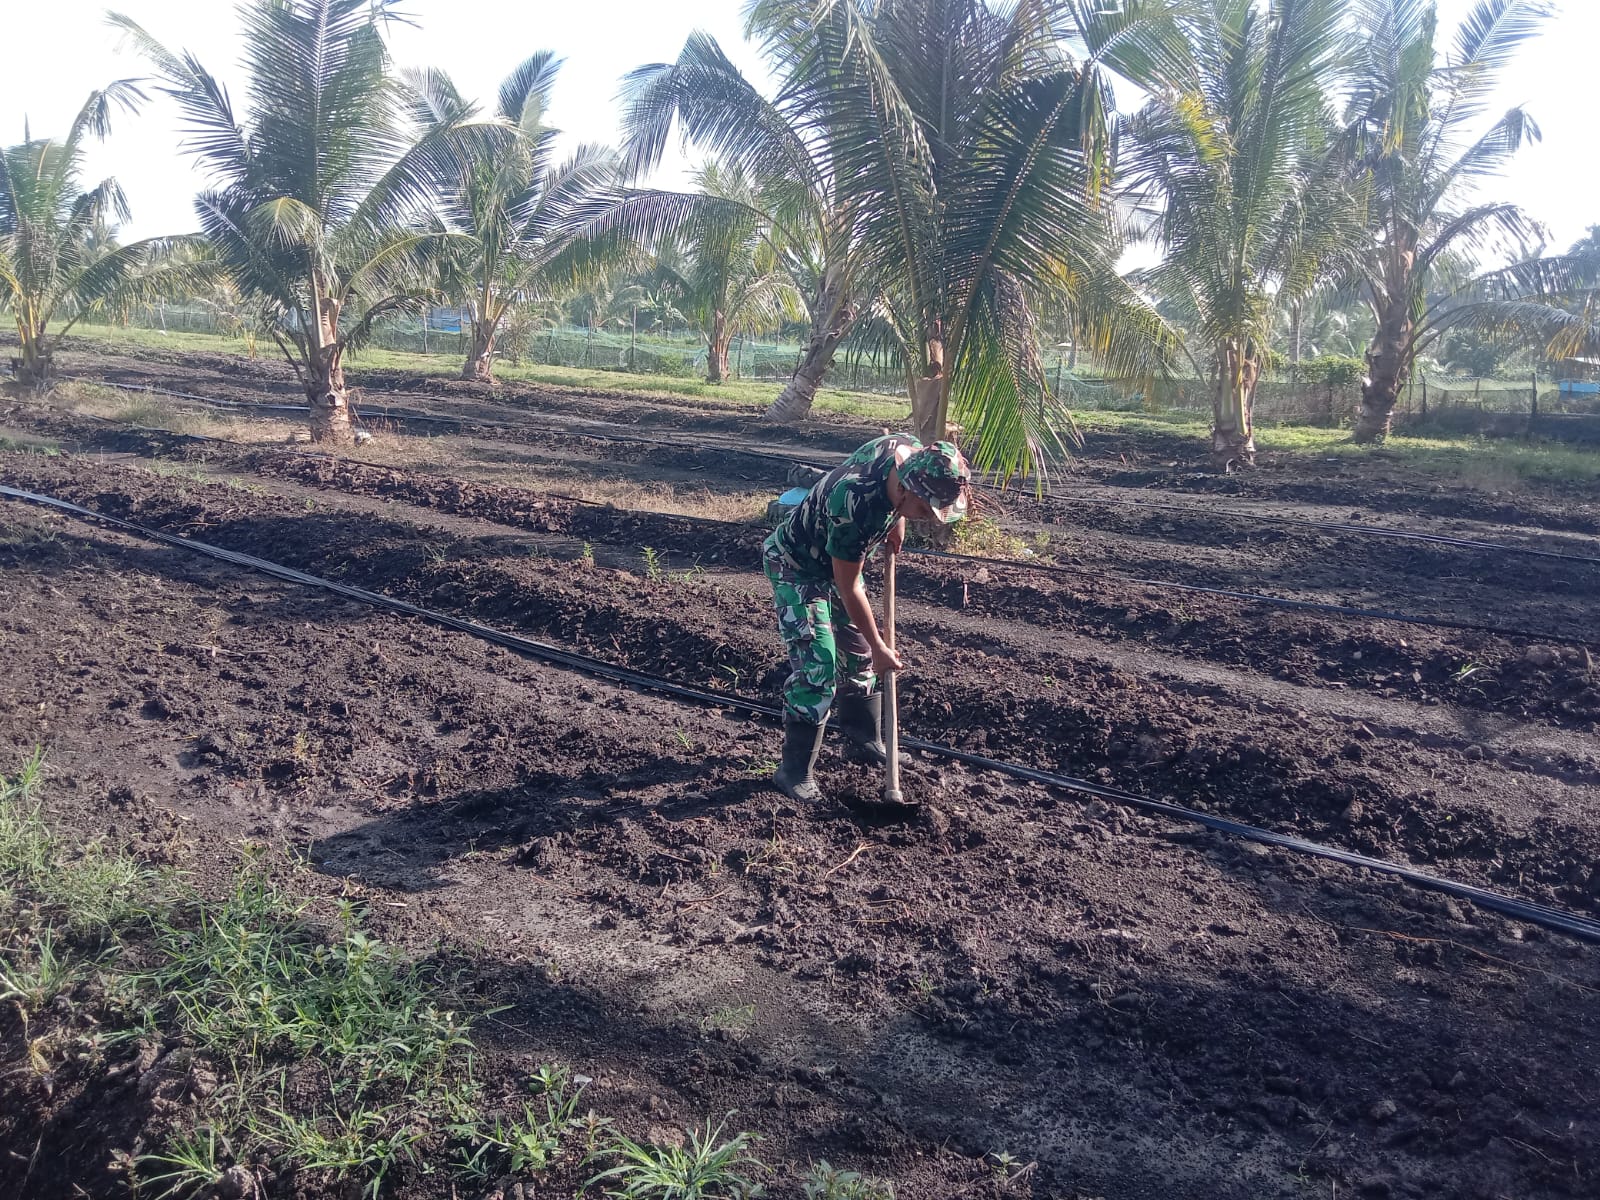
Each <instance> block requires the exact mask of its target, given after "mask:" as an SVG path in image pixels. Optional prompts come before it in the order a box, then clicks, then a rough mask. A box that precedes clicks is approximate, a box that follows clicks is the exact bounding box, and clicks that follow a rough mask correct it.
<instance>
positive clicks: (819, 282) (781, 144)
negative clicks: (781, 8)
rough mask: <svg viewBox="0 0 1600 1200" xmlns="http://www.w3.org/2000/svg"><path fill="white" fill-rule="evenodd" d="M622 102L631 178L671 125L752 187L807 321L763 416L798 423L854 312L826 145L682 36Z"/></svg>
mask: <svg viewBox="0 0 1600 1200" xmlns="http://www.w3.org/2000/svg"><path fill="white" fill-rule="evenodd" d="M624 98H625V108H624V115H623V130H624V136H623V157H624V162H625V164H626V166H627V169H628V170H629V172H630V173H631V174H634V175H637V174H640V173H642V172H644V171H647V170H650V169H652V168H654V167H655V166H656V165H657V164H658V163H659V162H660V160H661V155H662V153H663V151H664V150H665V148H666V144H667V139H668V136H669V135H670V131H671V128H672V123H673V121H674V120H677V121H678V122H679V124H680V125H681V127H682V131H683V136H684V140H685V142H686V143H689V144H693V145H695V146H697V147H699V148H700V149H702V150H705V151H707V152H709V153H711V154H713V155H715V156H717V157H718V158H719V159H721V160H722V161H723V162H726V163H729V164H731V165H734V166H736V167H737V168H738V169H739V170H740V171H742V172H743V173H745V174H746V175H747V176H749V177H750V178H751V179H752V180H754V181H755V184H756V186H755V188H754V189H753V195H752V196H751V199H752V201H753V202H754V203H755V204H756V205H758V207H759V210H760V212H759V217H758V219H759V220H760V221H762V222H764V223H765V224H767V225H768V226H770V227H771V228H773V229H774V230H776V231H777V234H778V236H777V238H776V239H775V244H777V245H780V246H781V247H782V258H783V260H784V264H785V266H786V268H787V270H788V271H789V273H790V274H791V276H792V277H793V278H794V280H795V282H796V284H797V286H798V287H799V289H800V296H801V298H802V300H803V301H804V303H805V306H806V310H807V315H808V316H809V318H810V323H811V329H810V333H809V336H808V337H807V339H806V344H805V346H804V348H803V349H802V350H801V352H800V358H799V361H798V363H797V364H796V366H795V370H794V373H793V375H791V377H790V379H789V382H788V383H787V384H786V385H785V386H784V389H783V391H782V392H781V393H779V395H778V398H777V400H775V401H774V402H773V404H772V406H771V407H770V408H769V409H768V410H767V416H768V417H770V418H772V419H773V420H778V421H785V422H794V421H797V420H801V419H803V418H804V417H805V416H806V415H807V414H808V413H809V412H810V411H811V405H812V402H813V401H814V400H815V398H816V394H817V389H818V387H820V386H821V383H822V379H823V377H824V375H826V373H827V370H828V367H829V366H830V365H831V364H832V362H833V356H834V353H835V351H836V350H837V349H838V347H839V343H840V342H842V341H843V340H844V339H845V338H846V337H848V336H849V334H850V329H851V326H852V325H853V324H854V323H855V319H856V316H857V315H858V313H859V312H860V311H861V308H862V297H861V296H860V294H859V292H860V281H859V280H858V279H857V277H856V272H855V270H854V265H855V264H854V263H853V261H852V251H853V249H854V248H855V246H854V239H853V236H852V235H853V232H854V230H853V221H852V218H851V213H850V210H849V208H848V206H846V205H845V204H843V203H842V202H841V200H840V197H839V194H838V188H837V186H836V181H835V178H834V175H833V171H832V169H831V165H830V158H829V149H828V144H827V139H826V137H825V136H823V135H822V132H821V131H819V130H816V129H814V128H809V127H808V126H807V125H806V124H805V123H804V121H803V120H802V119H800V118H801V114H799V113H798V112H792V111H791V110H790V108H789V106H787V105H786V103H785V100H784V98H783V97H780V99H779V100H778V101H776V102H775V101H771V100H768V99H767V98H766V97H765V96H763V95H762V94H761V93H760V91H759V90H757V89H756V88H755V87H754V85H752V84H751V83H750V82H749V81H748V80H747V79H746V78H745V77H744V75H743V74H742V73H741V72H740V71H739V69H738V68H737V67H736V66H734V64H733V62H732V60H730V59H729V58H728V56H727V55H726V54H725V53H724V52H723V50H722V47H721V46H720V45H718V44H717V41H716V39H715V38H712V37H710V36H709V35H707V34H704V33H695V34H692V35H691V36H690V37H689V39H688V40H687V41H686V42H685V43H684V46H683V50H682V51H681V52H680V53H679V55H678V59H677V61H676V62H673V63H653V64H650V65H648V66H644V67H640V68H639V69H638V70H636V71H634V72H633V73H632V74H630V75H629V76H628V78H627V81H626V84H625V87H624Z"/></svg>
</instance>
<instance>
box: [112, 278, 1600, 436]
mask: <svg viewBox="0 0 1600 1200" xmlns="http://www.w3.org/2000/svg"><path fill="white" fill-rule="evenodd" d="M124 318H125V319H124V320H123V321H122V322H121V324H122V325H123V326H124V327H126V326H130V325H131V326H134V327H138V328H143V329H151V330H161V331H165V332H184V333H205V334H216V335H220V336H225V337H237V338H240V339H241V340H244V339H245V333H246V329H245V326H244V324H243V323H242V322H241V321H239V319H238V318H236V317H234V316H232V315H231V314H229V313H226V312H222V311H219V310H217V309H214V308H210V307H206V306H200V305H178V304H162V303H156V304H150V305H140V306H137V307H135V308H134V309H132V310H131V311H129V312H128V313H126V314H124ZM468 341H469V334H468V333H467V331H466V329H465V328H464V325H463V322H462V320H461V318H460V316H459V315H458V314H457V313H456V312H455V311H454V310H450V309H436V310H434V311H433V312H431V313H430V314H429V315H428V316H427V317H426V318H424V317H418V316H402V317H396V318H392V319H390V320H388V321H384V322H381V323H380V324H379V325H378V327H377V329H376V330H375V331H374V333H373V336H372V338H371V340H370V342H369V343H368V344H369V345H371V346H374V347H377V348H380V349H384V350H393V351H401V352H405V353H412V354H427V355H438V356H441V357H446V358H453V357H463V358H464V357H465V355H466V353H467V347H468ZM803 349H804V347H803V346H801V345H800V344H799V343H797V342H784V341H779V340H776V339H763V338H759V337H755V336H751V335H749V334H746V333H738V334H735V336H734V338H733V341H732V343H731V344H730V346H729V348H728V365H729V367H730V368H731V370H732V373H733V377H734V378H736V379H745V380H766V381H781V380H785V379H788V378H789V377H790V375H791V374H792V373H793V371H794V369H795V367H796V366H797V365H798V364H799V361H800V356H801V353H802V352H803ZM497 352H498V353H499V355H500V357H501V358H502V359H503V360H504V361H506V362H509V363H512V364H514V365H520V364H523V363H527V364H533V365H545V366H560V367H571V368H577V369H582V370H595V371H625V372H632V373H636V374H642V375H664V376H673V377H677V378H683V379H692V378H703V377H704V375H705V372H706V365H707V347H706V343H705V339H704V338H703V337H702V336H701V335H699V334H698V333H695V332H693V331H681V332H680V331H674V332H670V333H668V332H662V331H659V330H640V331H637V332H635V331H634V330H633V329H631V328H622V329H618V328H616V327H615V326H614V325H613V326H609V327H599V328H588V327H585V326H572V325H545V326H541V327H523V326H518V325H517V324H515V323H512V324H510V325H508V326H507V327H505V328H503V329H502V331H501V333H500V335H499V337H498V339H497ZM1044 368H1045V378H1046V383H1047V384H1048V385H1049V386H1050V389H1051V391H1052V392H1054V393H1055V394H1056V395H1059V396H1062V397H1064V398H1065V400H1066V402H1067V403H1068V405H1069V406H1070V407H1072V408H1075V409H1078V410H1084V411H1095V410H1100V411H1121V412H1152V413H1154V412H1172V411H1179V412H1193V413H1196V414H1206V413H1209V412H1210V411H1211V401H1212V385H1211V383H1210V381H1209V380H1204V379H1178V378H1174V379H1161V380H1155V381H1150V382H1147V383H1145V384H1143V385H1132V384H1129V383H1128V382H1126V381H1121V380H1110V379H1103V378H1097V377H1096V376H1094V375H1093V374H1092V373H1091V372H1087V371H1083V370H1079V369H1077V367H1076V366H1075V364H1073V362H1072V361H1071V359H1070V358H1068V357H1067V356H1064V355H1057V356H1051V357H1047V358H1046V359H1045V361H1044ZM828 383H829V384H830V385H831V386H833V387H838V388H845V389H849V390H852V391H863V392H876V393H880V394H886V395H898V394H903V393H904V391H905V387H906V376H905V371H904V369H903V368H902V367H901V366H900V364H899V363H898V361H897V360H896V359H895V358H894V357H893V356H892V355H890V354H888V353H886V352H885V351H884V350H883V349H882V348H881V347H874V346H871V345H865V344H852V343H849V342H847V343H845V344H844V345H843V346H841V347H840V349H839V351H838V353H837V355H836V357H835V360H834V365H833V368H832V370H831V372H830V373H829V377H828ZM1360 405H1361V388H1360V385H1359V383H1350V384H1322V383H1311V382H1307V381H1305V380H1299V379H1295V378H1293V376H1292V375H1291V377H1290V378H1287V379H1283V378H1276V379H1265V380H1262V381H1261V383H1259V384H1258V385H1257V388H1256V399H1255V416H1256V420H1257V421H1258V422H1261V423H1264V424H1271V423H1280V422H1281V423H1290V424H1315V425H1324V426H1328V427H1333V428H1337V427H1340V426H1344V425H1348V424H1350V423H1351V422H1353V421H1354V419H1355V416H1356V413H1357V411H1358V410H1359V408H1360ZM1395 413H1396V417H1397V421H1398V423H1399V424H1400V425H1401V427H1407V426H1410V427H1417V428H1432V429H1440V430H1448V431H1452V432H1483V433H1502V434H1503V433H1507V432H1529V431H1531V430H1532V428H1533V427H1534V426H1535V425H1538V426H1540V430H1539V431H1540V432H1547V431H1548V432H1551V433H1552V434H1553V436H1560V437H1564V438H1568V439H1569V440H1578V441H1585V442H1591V441H1592V442H1595V443H1597V444H1600V398H1597V397H1595V396H1575V395H1569V394H1566V393H1563V392H1562V391H1560V390H1559V389H1558V387H1557V386H1556V385H1555V384H1554V383H1553V382H1551V381H1549V380H1543V381H1535V380H1533V379H1531V378H1530V379H1529V380H1528V381H1526V382H1521V383H1518V382H1511V381H1505V380H1473V379H1460V378H1454V377H1443V378H1440V377H1430V376H1429V375H1428V374H1427V373H1426V372H1419V373H1418V374H1417V376H1416V377H1415V378H1413V379H1412V380H1411V381H1410V384H1409V386H1408V387H1407V388H1406V389H1405V391H1404V392H1403V393H1402V395H1401V398H1400V403H1399V404H1398V405H1397V406H1396V409H1395Z"/></svg>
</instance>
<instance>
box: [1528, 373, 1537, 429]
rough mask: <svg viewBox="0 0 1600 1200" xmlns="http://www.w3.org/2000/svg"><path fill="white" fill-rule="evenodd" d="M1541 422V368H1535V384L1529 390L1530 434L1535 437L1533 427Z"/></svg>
mask: <svg viewBox="0 0 1600 1200" xmlns="http://www.w3.org/2000/svg"><path fill="white" fill-rule="evenodd" d="M1538 423H1539V368H1538V367H1535V368H1534V369H1533V384H1532V387H1531V388H1530V390H1529V392H1528V436H1529V437H1530V438H1531V437H1533V427H1534V426H1535V425H1537V424H1538Z"/></svg>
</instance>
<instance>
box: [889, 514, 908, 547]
mask: <svg viewBox="0 0 1600 1200" xmlns="http://www.w3.org/2000/svg"><path fill="white" fill-rule="evenodd" d="M905 540H906V519H905V518H904V517H901V518H900V519H899V520H898V521H896V522H895V523H894V524H893V525H891V526H889V537H888V539H887V541H888V545H889V553H890V554H899V553H900V547H901V546H902V545H903V544H904V543H905Z"/></svg>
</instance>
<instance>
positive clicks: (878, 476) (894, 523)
mask: <svg viewBox="0 0 1600 1200" xmlns="http://www.w3.org/2000/svg"><path fill="white" fill-rule="evenodd" d="M971 480H972V472H971V471H970V470H969V469H968V467H967V463H966V460H965V459H963V458H962V457H961V452H960V451H959V450H957V449H956V448H955V446H954V445H953V444H951V443H950V442H935V443H934V444H933V445H931V446H923V445H922V443H921V442H919V441H917V439H916V438H914V437H912V436H910V435H909V434H889V435H886V436H884V437H880V438H874V439H873V440H872V441H870V442H868V443H867V444H866V445H865V446H862V447H861V449H859V450H857V451H856V452H855V453H854V454H852V455H851V456H850V457H849V458H847V459H845V461H844V462H843V463H841V464H840V465H839V466H837V467H835V468H834V469H833V470H832V471H830V472H828V474H826V475H824V476H823V477H822V478H821V479H820V480H818V481H817V483H816V484H815V485H814V486H813V487H812V488H811V490H810V491H809V492H808V493H807V494H806V498H805V499H804V500H802V501H801V502H800V503H799V504H798V505H797V506H796V507H795V509H794V511H793V512H791V513H790V514H789V515H788V516H787V517H786V518H784V520H783V521H782V523H780V524H779V525H778V527H777V528H776V529H774V530H773V531H772V533H771V535H770V536H769V537H768V538H767V540H766V542H765V544H764V545H763V547H762V551H763V563H764V565H765V567H766V572H767V578H768V579H769V580H771V582H772V596H773V603H774V606H775V607H776V608H777V610H778V632H779V633H780V634H782V636H783V641H784V645H785V646H786V647H787V648H788V651H789V665H790V668H791V673H790V675H789V681H788V683H786V684H785V685H784V692H783V701H784V703H783V731H784V737H783V763H782V765H781V766H780V767H779V768H778V773H777V774H776V775H775V776H774V777H773V782H774V783H775V784H776V785H777V786H778V788H779V789H780V790H781V791H782V792H783V793H784V794H785V795H787V796H789V797H790V798H792V799H795V800H803V801H813V800H817V799H819V798H820V796H821V793H820V791H819V790H818V788H817V785H816V782H815V780H813V778H812V768H813V766H814V765H815V764H816V761H817V753H818V751H819V750H820V749H821V748H822V733H823V729H824V728H825V727H826V724H827V720H828V713H829V710H830V709H832V708H833V707H834V700H835V697H836V696H837V698H838V710H839V715H838V724H839V728H840V729H841V731H842V732H843V733H844V735H845V737H846V739H847V743H848V747H849V749H851V750H852V751H853V752H854V755H855V757H857V758H859V759H861V760H862V761H865V762H869V763H876V764H877V765H879V766H882V765H883V764H885V763H886V762H887V761H888V751H887V750H886V749H885V747H884V744H883V733H882V722H883V696H882V693H880V692H878V691H877V690H876V689H875V687H874V685H875V684H876V682H877V677H878V675H879V674H880V673H882V672H885V671H898V670H899V669H900V666H901V663H900V659H899V658H898V657H896V655H895V653H894V651H892V650H890V649H889V647H888V645H887V644H886V643H885V642H884V640H883V638H882V637H881V636H880V635H879V633H878V623H877V621H876V620H875V619H874V617H873V615H872V606H871V604H870V603H868V601H867V591H866V587H865V586H864V584H863V581H862V576H861V569H862V564H863V563H864V562H865V561H866V557H867V553H868V551H870V550H871V549H873V548H874V547H875V546H877V545H878V544H879V543H880V542H883V543H887V544H888V547H889V553H891V554H897V553H899V551H900V543H901V541H902V540H903V539H904V537H905V522H906V520H907V519H908V518H909V519H910V520H913V521H936V522H941V523H945V524H948V523H950V522H952V521H959V520H960V519H961V518H962V517H964V516H965V515H966V511H967V493H968V490H969V488H970V486H971Z"/></svg>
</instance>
